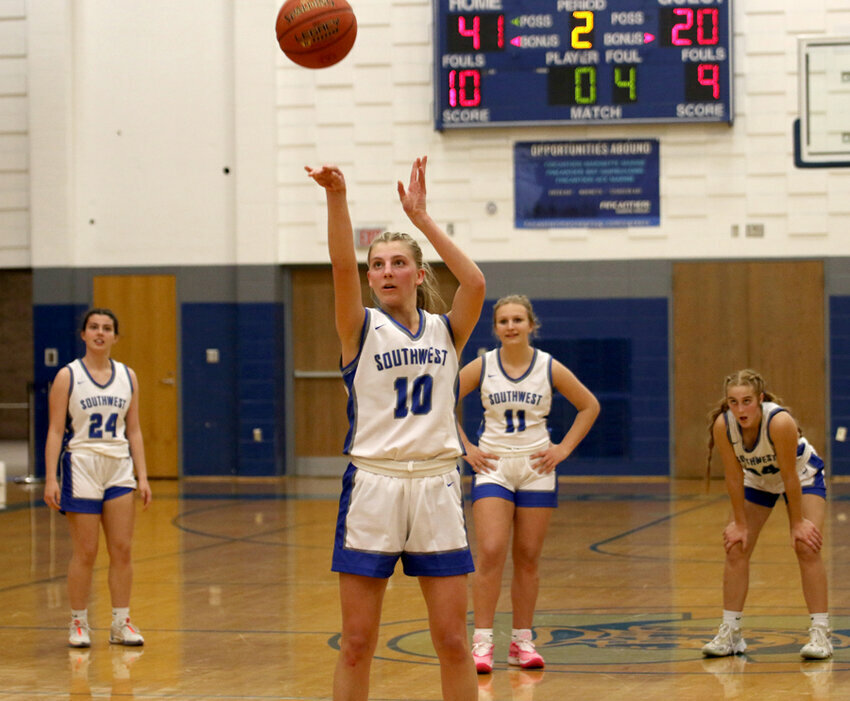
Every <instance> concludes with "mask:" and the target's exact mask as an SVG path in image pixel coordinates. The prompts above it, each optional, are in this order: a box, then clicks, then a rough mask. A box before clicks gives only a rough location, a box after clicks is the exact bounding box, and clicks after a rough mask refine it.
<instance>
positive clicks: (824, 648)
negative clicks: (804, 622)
mask: <svg viewBox="0 0 850 701" xmlns="http://www.w3.org/2000/svg"><path fill="white" fill-rule="evenodd" d="M829 634H830V630H829V628H824V627H823V626H812V627H811V628H809V642H807V643H806V644H805V645H803V647H802V648H801V649H800V654H801V655H802V656H803V657H805V658H806V659H807V660H825V659H828V658H830V657H832V641H831V640H830V639H829Z"/></svg>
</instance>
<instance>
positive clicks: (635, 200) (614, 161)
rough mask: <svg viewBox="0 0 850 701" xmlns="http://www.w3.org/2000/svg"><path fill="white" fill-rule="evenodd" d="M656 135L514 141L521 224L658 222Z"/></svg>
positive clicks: (608, 225) (591, 225) (592, 225)
mask: <svg viewBox="0 0 850 701" xmlns="http://www.w3.org/2000/svg"><path fill="white" fill-rule="evenodd" d="M658 178H659V167H658V140H657V139H621V140H617V139H605V140H599V141H521V142H517V143H516V144H514V202H515V226H516V228H517V229H548V228H587V227H589V228H614V227H624V226H658V225H659V224H660V222H661V206H660V203H659V185H658Z"/></svg>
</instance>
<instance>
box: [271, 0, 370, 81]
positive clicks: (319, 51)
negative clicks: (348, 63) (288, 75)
mask: <svg viewBox="0 0 850 701" xmlns="http://www.w3.org/2000/svg"><path fill="white" fill-rule="evenodd" d="M275 29H276V31H277V43H278V44H280V48H281V50H282V51H283V53H285V54H286V56H287V57H288V58H289V59H290V60H291V61H293V62H295V63H297V64H298V65H299V66H304V67H305V68H327V67H328V66H333V65H334V64H335V63H339V62H340V61H342V59H344V58H345V57H346V55H347V54H348V52H349V51H351V47H352V46H354V40H355V39H356V38H357V19H356V18H355V17H354V11H353V10H352V9H351V6H350V5H349V4H348V2H346V0H287V1H286V2H285V3H283V6H282V7H281V8H280V12H278V13H277V23H276V24H275Z"/></svg>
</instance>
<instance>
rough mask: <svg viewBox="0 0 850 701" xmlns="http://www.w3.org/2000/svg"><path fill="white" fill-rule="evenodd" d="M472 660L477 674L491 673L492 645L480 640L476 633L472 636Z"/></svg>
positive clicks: (485, 640) (487, 641)
mask: <svg viewBox="0 0 850 701" xmlns="http://www.w3.org/2000/svg"><path fill="white" fill-rule="evenodd" d="M482 637H483V636H482ZM472 659H473V660H474V661H475V671H476V672H478V674H490V672H492V671H493V643H492V642H490V641H489V640H487V639H482V638H481V637H479V635H478V634H477V633H476V634H475V635H473V636H472Z"/></svg>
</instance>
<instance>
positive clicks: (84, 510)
mask: <svg viewBox="0 0 850 701" xmlns="http://www.w3.org/2000/svg"><path fill="white" fill-rule="evenodd" d="M59 464H60V466H61V474H62V492H61V494H60V496H59V513H61V514H64V513H66V512H68V511H70V512H71V513H72V514H102V513H103V502H105V501H109V500H110V499H117V498H118V497H123V496H124V495H125V494H130V493H132V492H134V491H135V489H133V487H107V488H106V489H105V490H104V492H103V499H79V498H76V499H75V498H74V471H73V469H72V468H71V452H70V451H68V450H66V451H64V452H63V453H62V458H61V459H60V461H59Z"/></svg>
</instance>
